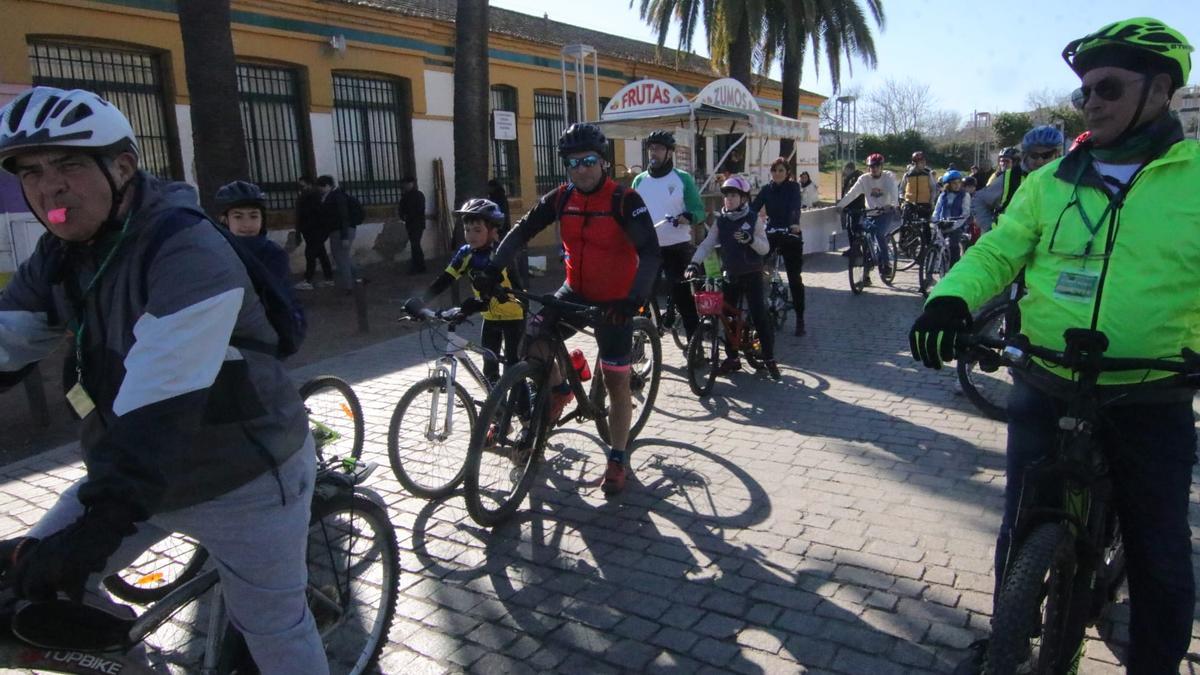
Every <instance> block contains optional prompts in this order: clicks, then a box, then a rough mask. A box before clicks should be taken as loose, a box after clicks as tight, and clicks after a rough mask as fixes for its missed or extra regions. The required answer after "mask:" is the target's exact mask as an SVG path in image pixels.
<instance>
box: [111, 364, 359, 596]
mask: <svg viewBox="0 0 1200 675" xmlns="http://www.w3.org/2000/svg"><path fill="white" fill-rule="evenodd" d="M300 398H301V399H302V400H303V401H304V409H305V411H306V412H307V414H308V424H309V430H310V431H311V432H312V436H313V442H314V445H315V446H316V451H317V461H318V462H320V461H323V460H324V459H325V456H326V454H327V453H328V454H329V456H330V457H349V458H352V459H356V460H357V459H359V457H360V456H361V455H362V449H363V437H364V435H365V430H364V422H363V413H362V404H361V403H359V400H358V395H357V394H355V393H354V389H353V388H352V387H351V386H350V385H349V384H348V383H347V382H346V381H345V380H343V379H341V378H339V377H335V376H333V375H320V376H318V377H314V378H312V379H311V380H308V381H307V382H305V383H304V384H302V385H301V386H300ZM207 560H208V552H207V551H205V550H204V549H203V548H201V547H199V546H198V545H197V544H196V540H194V539H192V538H191V537H188V536H186V535H183V534H179V533H173V534H170V535H168V536H167V537H166V538H164V539H162V540H161V541H158V542H156V543H155V544H154V545H153V546H151V547H150V548H149V549H147V550H146V552H145V553H143V554H142V555H141V556H139V557H138V558H137V559H136V560H134V561H133V562H132V563H131V564H130V565H129V566H128V567H126V568H125V569H123V570H121V571H120V572H117V573H116V574H113V575H110V576H108V577H105V578H104V581H103V584H104V588H105V589H107V590H108V592H109V593H112V594H113V595H114V596H115V597H117V598H120V599H121V600H125V601H127V602H134V603H138V604H142V605H144V604H148V603H151V602H154V601H156V600H161V599H162V598H164V597H166V595H167V594H168V593H170V592H171V591H173V590H175V589H176V588H178V587H179V586H180V585H182V584H184V583H185V582H187V581H188V580H190V579H192V578H193V577H195V576H196V575H197V574H199V573H200V570H201V569H202V568H203V567H204V563H205V562H206V561H207Z"/></svg>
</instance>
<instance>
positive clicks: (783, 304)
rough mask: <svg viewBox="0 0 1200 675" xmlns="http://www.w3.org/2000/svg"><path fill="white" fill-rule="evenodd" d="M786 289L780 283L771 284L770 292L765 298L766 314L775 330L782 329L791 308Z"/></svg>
mask: <svg viewBox="0 0 1200 675" xmlns="http://www.w3.org/2000/svg"><path fill="white" fill-rule="evenodd" d="M791 306H792V305H791V302H790V301H789V300H788V292H787V289H786V288H785V287H784V286H783V285H782V284H777V283H773V284H771V293H770V296H769V297H768V298H767V315H768V316H769V317H770V319H771V324H772V325H774V326H775V330H783V327H784V326H785V325H787V316H788V311H789V310H790V309H791Z"/></svg>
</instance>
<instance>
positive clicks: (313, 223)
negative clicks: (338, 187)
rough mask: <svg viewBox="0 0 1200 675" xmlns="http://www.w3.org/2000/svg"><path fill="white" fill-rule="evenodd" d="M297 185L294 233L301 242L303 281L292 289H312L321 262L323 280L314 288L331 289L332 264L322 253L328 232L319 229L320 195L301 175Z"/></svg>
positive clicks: (311, 181) (311, 182)
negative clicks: (298, 191)
mask: <svg viewBox="0 0 1200 675" xmlns="http://www.w3.org/2000/svg"><path fill="white" fill-rule="evenodd" d="M296 183H298V184H299V186H300V196H299V197H297V198H296V234H297V235H299V238H300V239H301V240H303V241H304V281H301V282H300V283H298V284H296V287H295V288H296V290H298V291H311V290H312V289H313V286H314V284H313V277H315V276H316V273H317V263H318V262H319V263H321V273H322V274H323V275H324V277H325V280H324V281H321V282H319V283H317V284H315V285H317V286H332V285H333V265H331V264H330V262H329V254H328V253H326V252H325V241H326V240H327V239H329V233H328V232H326V231H325V229H324V228H323V227H322V226H321V193H320V192H319V191H318V190H317V188H316V186H314V185H313V179H312V176H309V175H304V176H301V177H299V178H297V179H296Z"/></svg>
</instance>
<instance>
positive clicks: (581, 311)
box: [463, 289, 662, 527]
mask: <svg viewBox="0 0 1200 675" xmlns="http://www.w3.org/2000/svg"><path fill="white" fill-rule="evenodd" d="M505 291H506V292H507V293H510V294H513V295H516V296H517V297H518V298H522V299H525V300H533V301H536V302H538V303H540V304H542V305H544V306H546V307H549V308H552V309H555V310H558V311H560V312H561V313H562V319H572V320H575V321H580V322H582V323H585V324H594V323H595V322H596V321H598V320H600V318H601V317H602V315H603V311H602V310H601V309H600V308H598V307H593V306H590V305H581V304H577V303H573V302H567V301H564V300H561V299H559V298H556V297H554V296H553V295H543V296H536V295H532V294H529V293H525V292H522V291H517V290H513V289H505ZM632 321H633V330H634V339H633V353H632V362H631V368H630V390H631V393H632V396H633V416H632V419H631V423H630V428H629V437H628V442H629V443H632V442H633V441H634V439H636V438H637V436H638V434H639V433H641V431H642V429H643V427H645V425H646V421H647V420H648V419H649V416H650V412H651V410H652V409H653V406H654V400H655V398H656V397H657V395H658V387H659V380H660V378H661V376H662V344H661V343H660V342H659V340H658V332H657V331H656V330H655V329H654V326H653V325H652V324H651V323H650V322H649V321H648V320H647V319H646V318H645V317H634V318H633V319H632ZM565 323H566V322H565V321H563V320H561V319H560V320H559V321H558V322H557V323H556V324H555V325H553V326H549V327H547V330H546V331H545V334H544V337H543V338H542V339H544V340H545V341H546V342H547V343H548V344H549V347H550V357H549V361H542V360H540V359H532V358H530V356H529V353H528V349H529V345H528V341H527V342H526V343H524V344H522V345H521V351H522V355H521V360H520V362H518V363H516V364H514V365H512V366H509V367H508V369H507V370H505V371H504V375H503V376H501V378H500V381H499V382H497V383H496V386H495V387H494V388H493V389H492V392H491V393H490V394H488V397H487V399H486V400H485V401H484V402H483V407H482V409H480V411H479V417H478V418H477V420H476V424H475V427H474V428H473V430H472V432H471V444H470V446H469V448H468V449H467V462H466V478H465V480H464V482H463V492H464V497H465V499H466V503H467V513H469V514H470V516H471V519H472V520H474V521H475V522H476V523H478V524H479V525H481V526H484V527H492V526H495V525H498V524H500V523H502V522H504V521H505V520H507V519H508V518H510V517H511V516H512V515H513V513H515V512H516V510H517V508H518V507H519V506H520V504H521V502H523V501H524V499H525V496H526V495H527V494H528V493H529V490H530V488H531V487H532V485H533V479H534V477H535V476H536V474H537V469H538V467H539V465H540V463H541V461H542V458H543V457H542V456H543V452H544V450H545V446H546V439H547V437H548V436H549V434H550V431H551V429H552V428H553V427H555V426H559V425H562V424H565V423H567V422H570V421H572V420H578V421H581V422H587V421H589V420H590V421H592V422H594V423H595V425H596V432H597V434H598V435H599V436H600V439H601V441H603V442H604V443H605V444H607V443H610V442H611V440H612V439H611V437H610V435H609V428H608V409H607V406H606V405H605V402H606V400H607V390H606V388H605V387H604V384H603V377H604V376H603V374H604V370H603V369H602V368H596V370H595V372H594V373H593V376H592V382H591V389H590V391H589V392H587V393H585V392H584V389H583V378H582V376H581V374H580V372H579V371H578V370H576V369H575V367H574V366H573V365H572V362H571V357H570V355H569V354H568V353H567V347H566V342H565V341H566V339H567V337H568V335H569V334H570V333H571V331H573V329H572V328H570V327H568V326H566V325H564V324H565ZM554 364H557V366H558V369H559V372H560V373H561V374H562V376H563V377H564V378H565V381H566V382H567V383H568V385H569V386H570V388H571V391H572V392H573V393H574V395H575V401H576V406H575V409H574V410H573V411H572V412H571V413H569V414H565V415H563V416H562V417H560V418H559V419H558V420H550V419H548V415H549V410H550V397H551V396H550V394H551V391H550V390H551V387H550V377H551V372H552V366H553V365H554Z"/></svg>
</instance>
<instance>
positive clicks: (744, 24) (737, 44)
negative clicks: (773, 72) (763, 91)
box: [629, 0, 798, 89]
mask: <svg viewBox="0 0 1200 675" xmlns="http://www.w3.org/2000/svg"><path fill="white" fill-rule="evenodd" d="M634 2H639V3H640V4H639V6H638V12H639V14H640V15H641V17H642V20H644V21H645V22H646V23H648V24H650V26H651V27H652V28H653V29H654V32H655V33H656V34H657V35H658V46H659V47H662V46H663V43H664V42H666V39H667V32H668V31H669V30H670V28H671V23H672V21H673V20H678V22H679V50H680V51H684V52H689V51H691V50H692V43H693V38H694V36H695V33H696V27H697V25H698V22H703V24H704V31H705V33H706V34H707V36H708V53H709V55H710V57H711V59H712V62H713V64H715V65H717V66H718V67H719V68H720V69H721V70H724V71H725V72H727V73H729V77H732V78H733V79H735V80H737V81H738V82H741V83H742V84H743V85H745V86H746V88H747V89H750V88H751V75H752V73H753V57H754V46H755V45H757V44H759V43H760V42H761V40H762V37H763V19H764V16H765V5H766V3H767V2H768V0H630V2H629V6H630V7H632V6H633V4H634ZM797 86H798V85H797Z"/></svg>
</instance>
